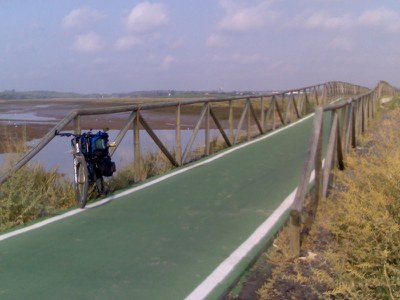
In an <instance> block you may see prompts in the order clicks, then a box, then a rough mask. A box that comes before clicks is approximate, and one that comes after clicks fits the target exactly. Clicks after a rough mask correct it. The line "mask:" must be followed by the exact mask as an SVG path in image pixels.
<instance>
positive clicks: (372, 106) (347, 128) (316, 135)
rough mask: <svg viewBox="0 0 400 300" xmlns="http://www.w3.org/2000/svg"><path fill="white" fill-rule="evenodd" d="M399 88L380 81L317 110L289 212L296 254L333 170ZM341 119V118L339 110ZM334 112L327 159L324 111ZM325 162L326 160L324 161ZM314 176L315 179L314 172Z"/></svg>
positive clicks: (291, 236)
mask: <svg viewBox="0 0 400 300" xmlns="http://www.w3.org/2000/svg"><path fill="white" fill-rule="evenodd" d="M396 92H397V91H396V89H395V88H393V87H392V86H391V85H389V84H388V83H387V82H383V81H381V82H379V84H378V85H377V86H376V88H375V89H374V90H372V91H370V92H368V93H363V94H361V95H358V96H356V97H353V98H350V99H347V100H343V101H340V102H337V103H332V104H328V105H324V106H319V107H317V108H316V109H315V116H314V123H313V132H312V135H311V138H310V142H309V146H308V151H307V158H306V160H305V164H304V167H303V171H302V175H301V178H300V181H299V185H298V187H297V191H296V195H295V198H294V201H293V204H292V207H291V212H290V222H289V226H290V249H291V254H292V255H293V256H298V255H299V253H300V246H301V233H302V232H305V233H306V232H307V231H308V230H309V229H310V226H311V224H312V222H313V220H314V217H315V213H316V210H317V207H318V203H319V202H320V201H321V199H323V198H324V197H326V195H327V193H328V190H329V183H330V182H331V181H332V176H333V175H332V170H333V169H334V168H338V169H340V170H343V169H344V168H345V164H344V157H345V155H346V153H347V152H348V151H349V144H350V142H351V146H352V147H353V148H355V147H356V146H357V137H358V136H359V135H361V134H363V133H364V132H365V130H366V128H367V126H368V123H369V122H370V119H371V118H373V117H374V115H375V114H376V110H377V109H378V107H379V105H378V103H377V102H378V101H379V99H380V98H381V97H382V96H393V95H394V94H395V93H396ZM340 110H341V114H342V118H341V120H339V117H338V111H340ZM329 111H330V112H331V124H330V128H329V137H328V142H327V146H326V155H325V159H324V158H323V157H322V145H323V135H322V132H323V124H324V122H323V118H324V112H329ZM323 162H324V163H323ZM313 172H314V174H315V179H314V180H312V173H313ZM310 181H314V191H313V193H312V194H310V198H309V199H310V201H309V203H308V205H309V207H308V209H307V210H308V212H309V213H308V214H307V217H306V218H304V220H302V210H303V207H304V203H305V199H306V197H307V194H309V192H310V190H309V186H310Z"/></svg>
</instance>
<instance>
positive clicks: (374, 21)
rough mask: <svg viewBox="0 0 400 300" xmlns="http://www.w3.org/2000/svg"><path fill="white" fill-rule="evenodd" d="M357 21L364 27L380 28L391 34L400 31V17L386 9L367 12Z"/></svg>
mask: <svg viewBox="0 0 400 300" xmlns="http://www.w3.org/2000/svg"><path fill="white" fill-rule="evenodd" d="M357 20H358V22H359V24H361V25H363V26H367V27H378V28H379V29H383V30H385V31H389V32H396V31H400V15H399V13H398V12H396V11H394V10H389V9H386V8H380V9H375V10H367V11H365V12H364V13H363V14H362V15H360V17H358V19H357Z"/></svg>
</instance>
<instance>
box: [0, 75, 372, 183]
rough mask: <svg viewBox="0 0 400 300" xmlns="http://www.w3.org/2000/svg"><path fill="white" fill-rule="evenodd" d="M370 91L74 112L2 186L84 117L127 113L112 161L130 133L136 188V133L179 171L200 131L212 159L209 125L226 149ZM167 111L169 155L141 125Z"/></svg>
mask: <svg viewBox="0 0 400 300" xmlns="http://www.w3.org/2000/svg"><path fill="white" fill-rule="evenodd" d="M368 91H369V89H368V88H366V87H362V86H358V85H354V84H349V83H346V82H339V81H333V82H327V83H324V84H318V85H314V86H309V87H304V88H300V89H293V90H288V91H284V92H279V93H271V94H263V95H252V96H239V97H235V98H227V99H202V100H186V101H174V102H165V103H149V104H132V105H123V106H115V107H100V108H93V109H78V110H74V111H72V112H71V113H70V114H69V115H67V116H66V117H65V118H64V119H62V120H61V121H60V122H59V123H58V124H57V125H56V126H55V127H54V128H53V129H52V130H50V131H49V132H48V133H47V134H46V135H45V136H44V137H43V138H42V139H41V141H40V142H39V143H38V144H37V145H36V146H35V147H34V148H32V149H31V150H30V151H29V152H28V153H26V154H25V155H24V156H23V157H22V158H21V159H20V160H19V161H18V162H17V163H16V164H15V165H14V166H12V167H11V169H10V170H9V171H7V172H6V173H5V174H3V175H1V176H0V184H1V183H3V182H4V181H5V180H7V178H9V176H10V175H11V174H13V173H14V172H16V171H17V170H19V169H20V168H21V167H23V166H24V165H25V164H27V163H28V162H29V161H30V160H31V159H32V158H33V157H34V156H36V154H38V153H39V152H40V151H41V150H42V149H43V148H44V147H46V145H47V144H48V143H49V142H50V141H52V140H53V138H54V137H55V133H56V132H57V131H62V130H65V129H68V128H73V130H74V132H75V133H80V132H81V130H82V126H81V123H82V118H85V117H86V116H93V115H104V114H107V115H110V114H116V113H122V112H128V113H130V115H129V117H128V118H127V119H126V122H125V125H124V126H123V127H122V128H121V129H120V131H119V133H118V135H117V137H116V139H115V143H116V145H117V147H116V148H114V149H113V150H112V151H111V155H113V154H114V153H115V150H116V149H117V148H118V146H119V145H120V143H121V141H122V140H123V138H124V137H125V135H126V134H127V132H128V131H130V130H131V131H133V140H134V145H133V153H134V156H133V157H134V163H133V168H134V181H135V182H137V181H140V180H141V178H140V174H141V166H142V153H141V151H142V149H141V145H140V128H142V129H144V130H145V131H146V132H147V133H148V134H149V136H150V137H151V139H152V140H153V141H154V142H155V144H156V145H157V147H158V148H159V149H160V151H161V152H162V153H163V154H164V155H165V156H166V157H167V159H168V160H169V162H170V163H171V164H172V165H174V166H181V165H183V164H185V163H187V162H188V161H190V157H189V156H190V155H189V154H190V152H191V150H192V147H193V145H194V141H195V139H196V136H197V135H198V133H199V131H200V129H203V130H204V137H205V139H204V155H208V154H210V143H211V135H210V127H211V126H212V122H211V120H212V121H213V123H214V125H213V126H214V128H216V129H217V130H218V132H219V133H220V135H221V136H222V139H223V141H224V143H225V145H226V146H227V147H230V146H232V145H235V144H237V143H239V142H241V141H242V140H243V135H245V140H250V139H251V138H253V137H255V136H258V135H261V134H264V133H266V132H268V131H271V130H275V129H276V128H278V127H280V126H284V125H286V124H288V123H291V122H293V121H294V120H297V119H299V118H302V117H303V116H304V115H305V114H308V113H310V112H311V111H312V109H314V107H315V106H320V105H324V104H328V103H330V102H331V101H332V100H337V99H338V97H347V96H352V95H359V94H363V93H366V92H368ZM186 106H192V107H193V106H200V107H201V110H200V113H199V116H198V117H199V118H198V121H197V123H196V125H195V127H194V130H193V132H192V135H191V137H190V139H189V141H188V143H187V144H186V146H185V148H184V149H183V147H182V144H181V114H182V108H184V107H186ZM217 107H218V108H220V109H219V110H221V107H222V108H223V110H224V114H222V115H221V113H220V114H218V113H217V109H216V108H217ZM171 108H172V109H175V114H176V122H175V145H174V147H173V149H167V147H166V146H165V145H164V144H163V143H162V142H161V140H160V138H159V137H158V136H157V134H156V133H155V131H154V130H153V129H152V128H151V126H150V125H149V123H148V122H147V120H146V119H145V116H144V113H143V112H145V111H151V110H155V109H171ZM234 110H236V111H238V110H239V111H240V117H239V118H236V119H235V118H234ZM224 116H225V119H224ZM243 127H246V129H245V130H244V129H243ZM253 128H255V130H253Z"/></svg>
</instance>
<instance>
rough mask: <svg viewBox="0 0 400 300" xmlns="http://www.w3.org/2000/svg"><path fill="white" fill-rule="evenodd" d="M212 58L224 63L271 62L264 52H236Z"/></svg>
mask: <svg viewBox="0 0 400 300" xmlns="http://www.w3.org/2000/svg"><path fill="white" fill-rule="evenodd" d="M212 60H213V61H215V62H222V63H239V64H259V63H264V64H265V63H270V62H271V60H270V59H269V58H268V57H266V56H265V55H263V54H259V53H255V54H247V55H244V54H239V53H234V54H231V55H223V56H220V55H214V56H213V57H212Z"/></svg>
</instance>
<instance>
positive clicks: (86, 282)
mask: <svg viewBox="0 0 400 300" xmlns="http://www.w3.org/2000/svg"><path fill="white" fill-rule="evenodd" d="M311 127H312V118H306V119H304V120H302V121H301V122H298V123H297V124H296V125H295V126H290V127H289V128H286V129H284V130H282V131H280V132H275V133H274V134H272V135H270V136H267V137H266V136H264V137H262V138H261V139H258V140H255V141H253V142H250V143H248V144H242V145H241V146H240V145H239V146H237V147H235V148H231V149H228V150H225V151H223V152H220V153H219V154H216V155H213V156H211V157H208V158H206V159H203V160H200V161H199V162H196V163H194V164H192V165H189V166H186V167H183V168H179V169H177V170H175V171H174V172H172V173H169V174H167V175H164V176H163V177H158V178H155V179H152V180H149V181H146V182H144V183H142V184H141V185H138V186H137V187H136V189H134V190H126V191H124V192H123V193H122V194H119V195H114V196H112V197H111V198H110V199H109V200H113V199H114V200H115V201H108V200H106V201H103V202H100V204H101V205H99V203H98V204H97V205H96V206H94V205H92V206H91V207H90V206H89V208H88V209H86V210H83V211H81V210H73V211H71V212H69V213H70V215H71V216H69V217H67V218H63V217H64V216H61V218H62V219H61V220H57V222H52V223H50V224H48V225H47V226H42V227H39V228H36V229H34V230H30V231H29V232H24V233H23V234H18V235H14V234H15V232H11V233H10V235H2V236H0V298H1V299H54V298H57V299H78V298H79V299H110V298H112V297H116V298H118V299H132V298H134V299H183V298H185V297H188V296H189V295H190V297H193V298H198V297H204V296H206V295H208V297H212V298H214V297H216V296H217V295H219V294H221V293H222V292H223V291H224V290H225V289H226V288H227V287H228V286H229V285H230V284H231V283H232V279H233V278H234V277H236V276H237V275H239V274H240V273H241V272H242V271H243V270H244V268H245V267H246V265H247V263H248V262H249V261H250V260H251V259H252V256H251V255H253V254H254V253H255V252H257V251H259V250H260V249H261V247H262V246H263V245H264V242H265V239H266V238H270V237H271V235H272V234H273V233H274V230H275V231H276V230H277V228H273V229H272V230H271V231H269V233H268V234H267V236H266V237H265V236H263V234H261V235H260V238H261V241H260V240H257V239H256V240H255V241H253V244H255V245H256V246H255V247H254V248H252V249H250V248H251V247H250V246H248V245H247V244H245V245H242V244H243V243H244V242H245V241H246V240H247V239H248V237H249V236H251V235H252V234H253V233H254V232H255V230H256V229H257V228H258V227H259V226H260V225H261V224H262V223H263V222H265V220H266V219H267V218H268V217H269V216H270V215H271V213H273V212H274V210H276V209H277V207H279V206H280V205H281V203H282V201H283V200H284V199H285V198H286V197H287V196H288V195H289V194H290V192H292V191H293V190H294V188H295V187H296V185H297V183H298V180H299V176H300V173H301V169H302V167H303V162H304V158H305V156H306V151H307V146H308V141H309V135H310V132H311ZM53 220H54V219H50V220H49V221H50V222H51V221H53ZM283 221H284V218H282V220H281V222H283ZM39 225H42V223H39ZM240 245H242V248H240V249H239V250H240V251H239V252H235V254H234V255H233V260H232V256H231V257H230V258H229V259H228V260H227V258H228V257H229V256H230V255H231V254H232V253H233V252H234V251H235V250H236V249H238V248H239V247H240ZM247 248H248V249H247ZM249 250H251V251H250V252H249ZM238 253H239V254H238ZM237 255H239V256H238V257H236V256H237ZM241 255H244V258H243V259H241ZM224 261H225V262H224ZM222 262H224V264H223V265H221V263H222ZM218 266H220V268H219V269H217V267H218ZM231 268H232V269H233V270H232V272H230V269H231ZM216 269H217V271H215V272H214V273H213V271H214V270H216ZM210 274H212V275H211V277H209V276H210ZM207 277H208V280H206V279H207ZM219 281H220V282H219ZM218 282H219V284H218ZM196 288H197V289H196ZM190 297H189V298H190Z"/></svg>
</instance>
